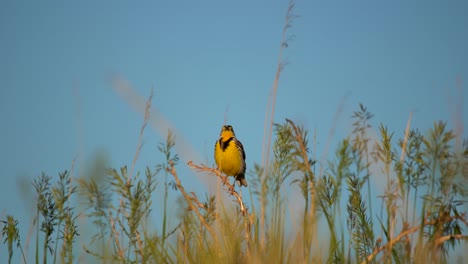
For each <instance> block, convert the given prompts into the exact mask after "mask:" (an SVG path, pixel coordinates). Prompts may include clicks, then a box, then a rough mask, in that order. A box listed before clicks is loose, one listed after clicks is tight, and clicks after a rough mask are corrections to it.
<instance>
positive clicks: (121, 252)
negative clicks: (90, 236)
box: [109, 209, 125, 260]
mask: <svg viewBox="0 0 468 264" xmlns="http://www.w3.org/2000/svg"><path fill="white" fill-rule="evenodd" d="M109 219H110V224H111V229H112V234H113V235H114V240H115V246H116V247H117V252H118V254H119V256H120V258H121V259H122V260H124V259H125V256H124V253H123V250H122V248H121V247H120V241H119V234H118V233H117V230H116V229H115V221H114V218H113V217H112V212H111V210H110V209H109Z"/></svg>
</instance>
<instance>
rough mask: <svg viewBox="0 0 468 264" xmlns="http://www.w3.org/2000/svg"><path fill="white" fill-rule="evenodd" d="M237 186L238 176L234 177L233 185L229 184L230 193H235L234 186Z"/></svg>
mask: <svg viewBox="0 0 468 264" xmlns="http://www.w3.org/2000/svg"><path fill="white" fill-rule="evenodd" d="M235 187H236V178H234V181H233V182H232V185H231V186H229V193H230V194H233V193H234V188H235Z"/></svg>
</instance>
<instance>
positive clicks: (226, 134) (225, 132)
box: [219, 125, 236, 140]
mask: <svg viewBox="0 0 468 264" xmlns="http://www.w3.org/2000/svg"><path fill="white" fill-rule="evenodd" d="M219 136H220V137H221V138H222V139H223V140H227V139H229V138H231V137H235V136H236V135H235V134H234V129H233V128H232V126H229V125H227V126H223V127H222V128H221V134H220V135H219Z"/></svg>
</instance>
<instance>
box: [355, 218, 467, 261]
mask: <svg viewBox="0 0 468 264" xmlns="http://www.w3.org/2000/svg"><path fill="white" fill-rule="evenodd" d="M465 215H466V214H461V215H458V216H453V217H450V218H449V220H453V219H458V220H461V221H462V222H463V223H465V225H468V223H467V221H466V220H465ZM436 223H437V220H433V221H428V220H426V221H424V224H423V226H428V225H435V224H436ZM420 229H421V225H417V226H414V227H412V228H410V229H406V230H403V231H402V232H401V233H400V234H399V235H398V236H396V237H395V238H394V239H392V240H390V241H389V242H388V243H387V244H385V245H383V246H380V247H376V248H375V249H374V252H372V254H370V255H369V256H367V258H366V259H365V260H363V261H362V262H361V264H365V263H369V262H370V261H371V260H372V259H373V258H375V256H377V254H379V253H380V252H381V251H383V250H385V249H391V248H392V247H393V245H394V244H395V243H397V242H399V241H400V240H401V239H402V238H404V237H406V236H408V235H409V234H412V233H414V232H416V231H418V230H420ZM451 238H455V239H468V236H466V235H461V234H460V235H447V236H442V237H440V238H438V239H437V240H436V241H435V245H436V246H437V245H440V244H441V243H443V242H445V241H447V240H449V239H451Z"/></svg>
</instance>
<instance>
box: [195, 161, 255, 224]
mask: <svg viewBox="0 0 468 264" xmlns="http://www.w3.org/2000/svg"><path fill="white" fill-rule="evenodd" d="M187 165H188V166H189V167H190V168H192V169H195V170H197V171H200V172H201V171H204V172H209V173H210V174H214V175H215V176H217V177H218V178H220V179H221V183H222V184H223V185H224V186H226V188H227V189H228V193H229V194H230V195H233V196H234V197H236V200H237V203H238V204H239V206H240V211H241V213H242V215H244V216H245V215H247V208H246V207H245V205H244V202H243V201H242V197H241V196H240V194H239V193H238V192H236V190H234V185H232V184H231V183H229V180H228V177H227V176H223V175H222V174H221V172H220V171H219V170H217V169H215V168H211V167H208V166H206V165H204V164H201V166H198V165H195V164H193V162H192V161H189V162H188V163H187Z"/></svg>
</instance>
